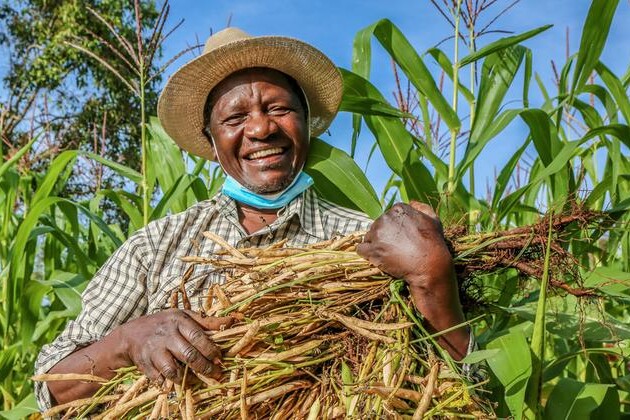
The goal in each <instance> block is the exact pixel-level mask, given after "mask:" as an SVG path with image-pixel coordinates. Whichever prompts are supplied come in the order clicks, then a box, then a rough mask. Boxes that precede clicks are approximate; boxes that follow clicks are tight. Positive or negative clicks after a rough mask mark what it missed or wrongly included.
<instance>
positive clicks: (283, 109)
mask: <svg viewBox="0 0 630 420" xmlns="http://www.w3.org/2000/svg"><path fill="white" fill-rule="evenodd" d="M291 111H293V109H291V108H289V107H287V106H283V105H274V106H272V107H270V108H269V114H270V115H278V116H282V115H286V114H288V113H290V112H291Z"/></svg>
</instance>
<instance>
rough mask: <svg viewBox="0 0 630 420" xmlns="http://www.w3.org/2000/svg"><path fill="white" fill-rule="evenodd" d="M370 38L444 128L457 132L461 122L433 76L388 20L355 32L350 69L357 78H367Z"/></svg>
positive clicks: (369, 59)
mask: <svg viewBox="0 0 630 420" xmlns="http://www.w3.org/2000/svg"><path fill="white" fill-rule="evenodd" d="M370 35H373V36H374V37H375V38H376V40H377V41H378V42H379V43H380V44H381V45H382V46H383V48H385V50H386V51H387V52H388V53H389V55H390V56H391V57H392V59H393V60H394V61H395V62H396V64H397V65H398V66H399V67H400V68H401V70H402V71H403V73H404V74H405V76H407V78H408V79H409V81H410V82H411V84H413V86H414V87H415V88H416V89H418V91H419V92H420V93H422V94H423V95H424V96H426V97H427V99H428V100H429V102H431V104H432V105H433V107H434V108H435V110H436V111H437V112H438V114H440V117H442V119H443V120H444V122H445V123H446V125H448V127H449V128H450V129H451V130H454V131H457V130H459V128H460V127H461V121H460V120H459V117H458V116H457V113H456V112H455V111H454V110H453V108H451V106H450V104H449V103H448V101H447V100H446V99H445V98H444V95H442V92H440V89H439V88H438V86H437V84H436V83H435V80H434V79H433V75H432V74H431V72H430V71H429V69H428V68H427V66H426V65H425V64H424V61H423V60H422V58H420V56H419V55H418V53H417V52H416V50H415V49H414V48H413V47H412V45H411V44H410V43H409V40H407V38H406V37H405V36H404V35H403V33H402V32H401V31H400V29H398V27H396V25H394V24H393V23H392V22H391V21H390V20H389V19H382V20H379V21H378V22H376V23H374V24H372V25H370V26H368V27H367V28H365V29H362V30H361V31H359V32H358V33H357V35H356V36H355V40H354V51H353V58H352V61H353V70H355V71H356V72H357V73H358V74H359V75H360V76H363V77H365V78H368V77H369V63H370V61H371V49H370V47H369V45H368V44H369V43H370V42H371V36H370Z"/></svg>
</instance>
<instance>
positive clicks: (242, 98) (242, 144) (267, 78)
mask: <svg viewBox="0 0 630 420" xmlns="http://www.w3.org/2000/svg"><path fill="white" fill-rule="evenodd" d="M210 100H211V101H212V102H213V103H214V106H213V108H212V114H211V116H210V132H211V133H212V137H213V139H214V147H215V153H216V155H217V158H218V160H219V163H220V164H221V166H222V167H223V170H224V171H225V172H226V173H228V174H229V175H231V176H232V177H233V178H234V179H236V180H237V181H238V182H239V183H241V184H242V185H244V186H245V187H247V188H248V189H250V190H251V191H253V192H256V193H259V194H270V193H275V192H278V191H281V190H283V189H284V188H286V187H287V186H289V184H290V183H291V182H292V181H293V179H294V178H295V176H296V175H297V173H298V172H299V170H300V169H302V166H303V165H304V162H305V161H306V156H307V154H308V144H309V139H308V128H307V123H306V117H305V110H304V109H303V107H302V105H301V103H300V99H299V97H298V95H297V93H296V92H295V91H294V90H293V89H292V87H291V85H290V84H289V81H288V79H287V78H286V77H285V76H284V75H283V74H282V73H280V72H278V71H275V70H271V69H258V68H256V69H248V70H246V71H241V72H238V73H236V74H233V75H231V76H229V77H227V78H226V79H225V80H223V81H222V82H221V83H220V84H219V85H217V87H215V88H214V90H213V92H212V96H211V98H210Z"/></svg>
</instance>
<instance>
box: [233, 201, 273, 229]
mask: <svg viewBox="0 0 630 420" xmlns="http://www.w3.org/2000/svg"><path fill="white" fill-rule="evenodd" d="M237 208H238V220H239V222H240V223H241V226H243V228H244V229H245V231H246V232H247V233H248V234H252V233H254V232H258V231H259V230H260V229H262V228H264V227H266V226H269V225H271V224H272V223H273V222H275V221H276V219H277V218H278V209H258V208H256V207H252V206H249V205H247V204H243V203H238V202H237Z"/></svg>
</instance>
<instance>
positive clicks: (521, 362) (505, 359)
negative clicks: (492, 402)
mask: <svg viewBox="0 0 630 420" xmlns="http://www.w3.org/2000/svg"><path fill="white" fill-rule="evenodd" d="M486 349H490V350H494V349H497V350H499V352H498V353H496V354H494V355H490V357H488V359H487V360H488V366H489V367H490V369H491V370H492V372H493V373H494V374H495V375H496V377H497V379H498V380H499V382H501V384H502V385H503V386H504V387H505V403H506V404H507V406H508V408H509V409H510V413H511V414H512V416H513V417H514V418H515V419H520V418H522V416H523V408H524V403H525V391H526V388H527V381H528V380H529V376H530V375H531V373H532V364H531V354H530V349H529V345H528V344H527V339H526V338H525V334H523V332H522V331H520V330H514V331H511V332H509V333H508V334H505V335H502V336H501V337H498V338H496V339H494V340H492V341H491V342H489V343H488V345H487V346H486Z"/></svg>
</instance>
